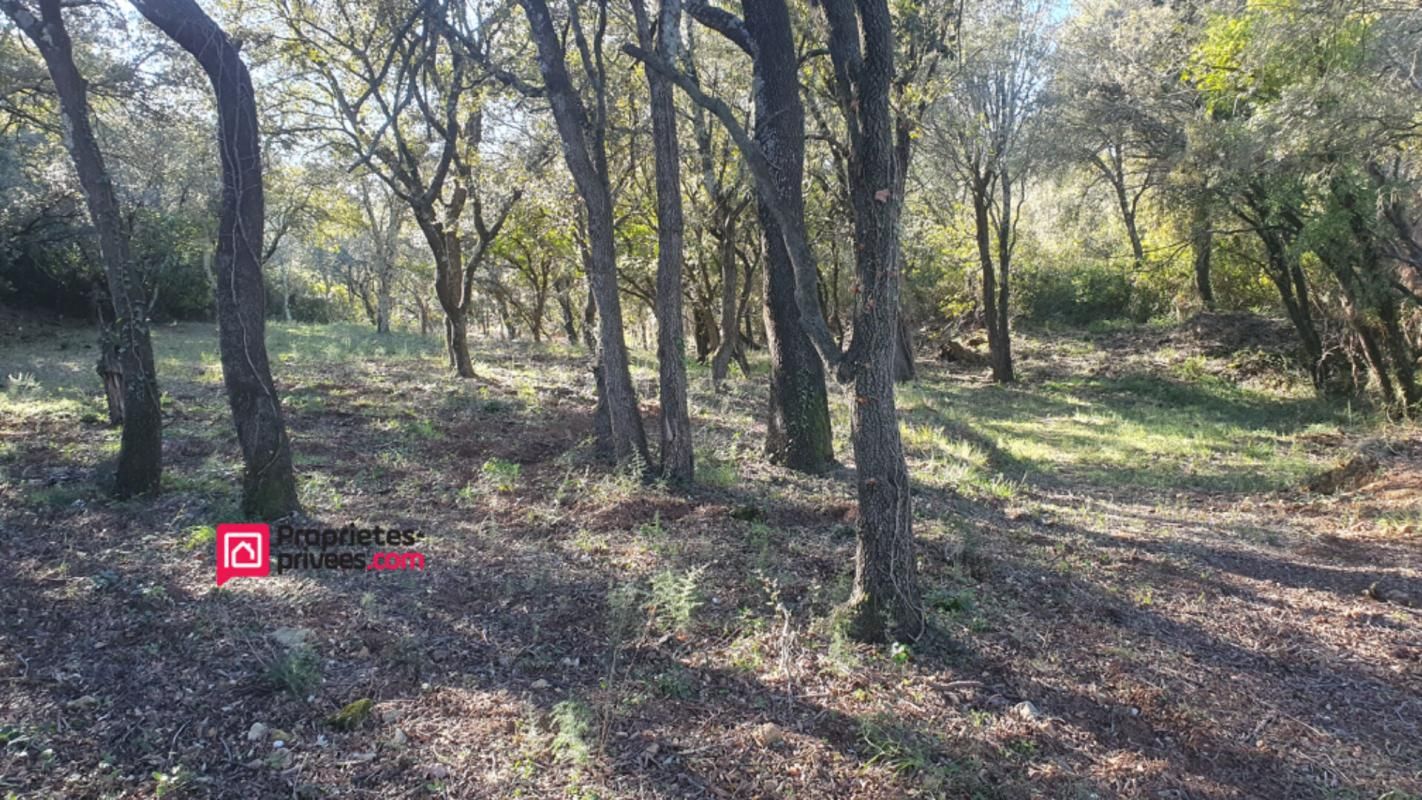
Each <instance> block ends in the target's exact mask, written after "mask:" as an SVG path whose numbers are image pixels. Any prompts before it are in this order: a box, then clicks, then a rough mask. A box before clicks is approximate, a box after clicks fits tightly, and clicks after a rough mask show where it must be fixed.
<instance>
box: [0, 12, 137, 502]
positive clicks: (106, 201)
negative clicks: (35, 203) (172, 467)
mask: <svg viewBox="0 0 1422 800" xmlns="http://www.w3.org/2000/svg"><path fill="white" fill-rule="evenodd" d="M0 8H3V9H4V11H5V14H6V15H7V16H9V17H10V19H12V20H13V21H14V22H15V25H16V26H17V27H18V28H19V29H20V30H21V31H23V32H24V34H25V36H26V37H28V38H29V39H30V41H31V42H33V43H34V45H35V48H36V49H38V50H39V51H40V55H41V56H43V58H44V62H45V66H46V67H47V68H48V69H49V74H50V77H51V79H52V80H53V81H54V88H55V91H56V92H57V93H58V95H59V106H60V110H61V112H62V113H63V115H64V122H65V129H66V133H67V134H68V136H67V141H68V146H69V147H68V149H69V154H70V157H71V159H72V160H73V162H74V169H75V171H76V172H77V173H78V174H79V182H80V184H81V185H82V186H83V189H84V200H85V203H86V204H87V206H88V209H89V217H90V219H91V220H92V221H93V223H94V228H95V229H96V230H97V231H98V233H99V250H100V253H101V254H102V256H103V260H104V272H105V275H106V277H107V280H108V286H109V299H110V302H112V304H113V311H114V321H113V331H114V340H115V345H116V347H117V351H118V363H119V374H120V375H121V377H122V382H123V389H122V396H123V404H122V419H123V433H122V435H121V437H120V440H119V454H118V462H117V466H116V470H115V473H114V487H113V488H114V493H115V495H117V496H118V497H120V498H127V497H132V496H134V495H138V494H146V493H149V492H156V491H158V489H159V485H160V482H161V480H162V473H163V418H162V409H161V407H160V401H159V394H158V376H157V371H156V369H155V368H154V365H153V345H152V342H151V340H150V338H149V332H148V306H147V304H146V303H145V300H144V294H143V288H142V285H141V282H140V281H139V279H138V276H137V275H136V274H135V272H134V268H133V259H132V257H131V254H130V251H129V240H128V234H127V232H126V231H125V229H124V225H123V220H122V216H121V214H120V211H119V205H118V199H117V197H116V195H115V193H114V187H113V182H112V180H111V179H110V177H109V172H108V168H107V167H106V166H105V164H104V157H103V154H102V153H101V152H100V151H99V143H98V140H97V139H96V138H95V136H94V129H93V125H92V123H91V121H90V110H89V99H88V89H87V85H86V82H85V80H84V77H83V76H82V75H81V74H80V73H79V68H78V67H77V66H76V65H75V63H74V48H73V44H72V43H71V41H70V38H69V32H68V30H67V29H66V28H65V25H64V17H63V10H62V9H63V3H62V2H61V0H39V15H38V16H36V15H35V13H34V12H33V11H32V10H31V9H30V8H27V7H26V6H24V5H22V4H21V3H20V0H3V1H2V2H0ZM106 349H107V348H106Z"/></svg>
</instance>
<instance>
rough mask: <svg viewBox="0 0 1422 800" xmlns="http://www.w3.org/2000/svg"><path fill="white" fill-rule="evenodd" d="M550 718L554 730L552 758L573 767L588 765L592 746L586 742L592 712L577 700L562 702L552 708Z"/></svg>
mask: <svg viewBox="0 0 1422 800" xmlns="http://www.w3.org/2000/svg"><path fill="white" fill-rule="evenodd" d="M550 716H551V719H552V724H553V730H554V734H553V742H552V748H553V755H554V757H555V758H557V759H558V760H559V761H562V762H565V763H569V764H573V765H575V766H582V765H584V764H586V763H588V761H589V760H591V758H592V745H591V743H590V742H589V741H588V735H589V733H590V732H591V730H592V720H593V714H592V710H591V709H589V708H588V707H587V705H586V704H584V703H582V702H580V701H578V700H564V701H562V702H560V703H558V704H557V705H555V706H553V710H552V712H550Z"/></svg>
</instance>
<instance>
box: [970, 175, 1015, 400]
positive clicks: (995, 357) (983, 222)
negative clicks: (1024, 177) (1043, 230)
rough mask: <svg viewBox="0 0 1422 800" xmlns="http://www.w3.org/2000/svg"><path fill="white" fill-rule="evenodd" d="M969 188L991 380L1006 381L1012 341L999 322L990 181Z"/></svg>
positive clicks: (983, 181)
mask: <svg viewBox="0 0 1422 800" xmlns="http://www.w3.org/2000/svg"><path fill="white" fill-rule="evenodd" d="M971 188H972V195H973V227H974V231H975V232H976V239H977V245H978V262H979V264H980V265H981V267H982V273H983V277H982V282H983V285H982V295H983V317H984V326H985V327H986V329H987V339H988V362H989V363H990V364H991V365H992V377H993V380H995V381H997V382H999V383H1007V382H1010V381H1011V380H1012V351H1011V349H1010V348H1011V343H1010V342H1009V341H1007V340H1006V339H1005V338H1004V336H1003V333H1004V331H1005V327H1006V326H1004V325H1002V324H1000V322H999V317H1000V316H1001V312H1000V310H999V307H1000V306H1002V305H1005V303H1004V302H1003V300H1002V298H1001V296H1000V295H999V293H998V274H997V272H998V271H997V268H996V265H995V264H994V257H993V251H992V221H991V219H990V218H989V214H988V206H989V204H990V203H991V202H992V199H991V196H990V194H989V193H990V192H991V191H992V184H991V182H990V180H989V179H987V178H982V179H979V180H977V181H975V182H974V184H973V186H972V187H971Z"/></svg>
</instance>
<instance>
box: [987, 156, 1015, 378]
mask: <svg viewBox="0 0 1422 800" xmlns="http://www.w3.org/2000/svg"><path fill="white" fill-rule="evenodd" d="M998 182H999V183H1000V184H1001V186H1002V215H1001V216H1000V217H999V218H998V221H997V321H996V322H997V341H998V344H999V345H1000V348H999V350H998V354H997V357H996V358H994V359H993V363H992V377H993V380H995V381H997V382H998V383H1012V382H1014V381H1016V380H1017V375H1016V372H1015V371H1014V369H1013V366H1012V331H1011V330H1010V329H1009V327H1008V320H1010V319H1011V317H1012V310H1011V309H1012V303H1011V300H1012V298H1011V296H1010V292H1011V289H1012V284H1011V283H1010V282H1009V277H1010V276H1011V274H1012V177H1011V176H1010V175H1009V174H1008V172H1007V167H1006V166H1004V167H1002V171H1001V173H1000V175H999V176H998Z"/></svg>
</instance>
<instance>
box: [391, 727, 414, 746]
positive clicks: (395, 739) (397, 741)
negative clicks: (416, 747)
mask: <svg viewBox="0 0 1422 800" xmlns="http://www.w3.org/2000/svg"><path fill="white" fill-rule="evenodd" d="M409 742H410V737H409V736H406V735H405V732H404V731H403V730H400V729H399V728H396V729H395V733H393V734H391V735H390V746H391V747H394V748H396V749H399V748H401V747H404V746H405V745H406V744H408V743H409Z"/></svg>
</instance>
